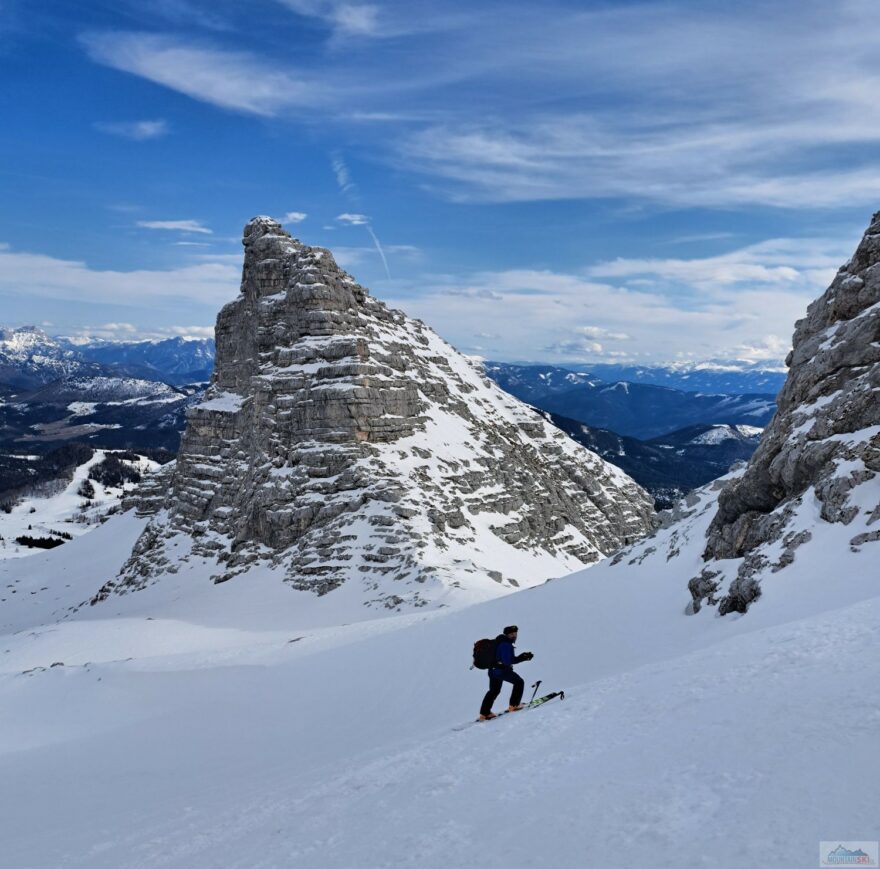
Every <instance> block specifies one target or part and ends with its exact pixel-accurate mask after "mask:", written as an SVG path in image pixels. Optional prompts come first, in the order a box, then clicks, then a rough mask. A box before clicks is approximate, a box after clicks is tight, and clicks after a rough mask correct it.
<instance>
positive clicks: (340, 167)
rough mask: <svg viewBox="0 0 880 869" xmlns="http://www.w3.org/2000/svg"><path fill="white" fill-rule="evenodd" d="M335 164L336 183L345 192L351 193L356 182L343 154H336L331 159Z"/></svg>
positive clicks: (332, 163) (333, 164)
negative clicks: (352, 178)
mask: <svg viewBox="0 0 880 869" xmlns="http://www.w3.org/2000/svg"><path fill="white" fill-rule="evenodd" d="M330 163H331V165H332V166H333V174H334V175H335V176H336V184H337V185H338V186H339V189H340V190H341V191H342V192H343V193H350V192H351V191H352V190H353V189H354V182H353V181H352V180H351V173H350V172H349V171H348V166H346V164H345V160H344V159H343V158H342V155H341V154H334V155H333V157H332V158H331V160H330Z"/></svg>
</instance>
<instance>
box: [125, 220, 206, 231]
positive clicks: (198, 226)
mask: <svg viewBox="0 0 880 869" xmlns="http://www.w3.org/2000/svg"><path fill="white" fill-rule="evenodd" d="M137 225H138V226H140V227H141V228H142V229H166V230H173V231H176V232H198V233H203V234H204V235H213V232H214V230H212V229H208V227H207V226H204V225H203V224H202V223H200V222H199V221H198V220H139V221H138V222H137Z"/></svg>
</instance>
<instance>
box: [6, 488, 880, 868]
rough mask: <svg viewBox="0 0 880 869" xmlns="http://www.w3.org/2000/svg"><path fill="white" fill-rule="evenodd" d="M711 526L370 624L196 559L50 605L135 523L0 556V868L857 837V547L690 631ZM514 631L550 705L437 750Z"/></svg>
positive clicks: (869, 737)
mask: <svg viewBox="0 0 880 869" xmlns="http://www.w3.org/2000/svg"><path fill="white" fill-rule="evenodd" d="M809 507H810V505H809V504H806V505H805V508H804V509H805V521H806V511H807V510H808V508H809ZM712 512H713V511H712V509H711V500H707V501H706V503H704V504H700V505H697V508H696V509H695V512H694V515H693V516H691V517H690V518H689V519H686V520H685V521H684V522H683V523H679V524H678V525H676V526H674V527H672V528H670V529H666V530H664V531H661V532H660V533H659V534H658V535H656V536H655V537H654V538H653V539H651V540H649V541H645V542H643V543H641V544H638V545H637V546H635V547H632V549H631V550H630V551H629V552H628V553H627V554H626V555H625V557H624V558H623V559H621V560H620V561H619V563H618V564H617V565H612V564H610V563H608V562H603V563H602V564H600V565H597V566H596V567H594V568H591V569H589V570H587V571H581V572H579V573H577V574H573V575H571V576H568V577H565V578H563V579H559V580H554V581H552V582H550V583H548V584H547V585H545V586H541V587H538V588H533V589H529V590H526V591H523V592H521V593H517V594H512V595H508V596H506V597H504V598H500V599H497V600H492V601H489V602H486V603H482V604H478V605H474V606H468V607H466V608H464V609H459V610H453V609H446V610H439V611H434V612H428V613H426V612H418V613H415V614H411V615H406V616H392V617H388V618H383V619H373V620H367V616H368V614H369V615H372V614H373V613H369V611H366V608H365V607H363V606H362V605H361V604H359V603H358V600H359V599H358V598H357V597H356V596H354V595H353V596H352V597H351V599H350V600H349V599H348V598H346V596H345V587H343V588H342V589H340V590H339V591H338V592H334V593H332V594H330V595H327V596H326V597H324V598H314V597H313V596H311V595H310V594H308V593H304V592H294V591H291V590H290V589H289V588H287V587H285V586H284V585H283V584H282V583H281V582H280V574H277V573H273V572H272V571H269V570H265V569H262V570H260V571H254V572H251V573H247V574H243V575H241V576H239V577H236V578H235V579H233V580H231V581H230V582H227V583H223V584H222V585H219V586H213V585H211V584H210V582H209V581H208V576H209V575H210V569H211V566H210V565H200V564H194V565H190V566H189V567H187V568H184V569H181V570H180V572H179V573H177V574H175V575H169V576H165V577H162V579H161V581H160V582H159V583H157V584H154V585H151V586H149V587H148V588H146V589H145V590H144V591H142V592H137V593H135V594H129V595H124V596H121V597H116V598H111V599H110V600H108V601H105V602H104V603H102V604H100V605H98V606H96V607H85V608H83V609H81V610H79V611H77V612H70V611H69V610H68V609H67V607H69V606H70V605H72V604H73V603H76V602H79V601H82V600H85V599H87V598H88V596H89V595H90V594H91V593H93V592H94V590H95V589H96V588H97V587H98V586H99V585H100V584H101V582H103V581H104V580H105V579H106V578H107V576H106V575H105V574H106V573H107V572H110V571H112V567H113V563H114V560H115V561H116V562H117V565H118V563H119V562H121V560H122V559H123V558H124V557H125V555H126V554H127V552H128V551H129V549H130V546H131V543H132V541H133V539H134V538H135V537H136V536H137V533H138V531H139V529H140V527H141V526H142V523H143V520H137V519H136V518H135V517H133V516H132V515H131V514H126V515H124V516H121V517H114V518H113V519H112V520H111V521H110V522H108V523H106V524H105V525H103V526H101V527H100V528H98V529H97V530H96V531H95V532H94V534H93V535H90V536H89V537H87V538H81V539H80V540H77V541H74V542H73V543H72V544H68V545H67V546H66V547H61V548H59V549H57V550H53V551H51V552H48V553H43V554H41V555H39V556H36V557H34V558H31V559H26V560H17V561H15V562H12V561H7V562H4V563H2V564H0V581H2V586H5V585H6V583H7V581H8V579H9V577H10V575H11V573H12V572H13V571H17V579H18V587H19V588H20V589H21V591H20V593H19V594H17V595H16V596H15V599H14V600H12V599H10V600H8V601H7V603H5V604H3V606H2V608H0V625H2V627H0V634H4V635H0V662H2V663H0V709H2V710H3V713H2V715H0V795H2V796H3V798H4V800H3V801H4V806H7V807H8V808H6V809H5V811H4V812H3V813H2V814H0V836H2V839H3V841H4V843H5V846H4V849H5V852H6V855H7V859H9V860H10V861H11V862H10V865H13V866H15V867H32V869H44V867H45V869H49V867H51V869H62V867H88V869H105V867H106V869H124V867H138V869H141V867H165V866H167V867H181V869H182V867H186V869H202V867H205V869H207V867H215V866H218V865H221V866H224V867H242V869H244V867H248V869H259V867H266V869H268V867H273V869H274V867H313V866H316V867H328V869H337V867H338V869H342V867H351V866H368V867H371V869H372V867H377V869H378V867H397V866H401V867H403V866H419V867H426V869H435V867H436V869H440V867H443V869H446V867H448V866H457V865H468V864H469V863H470V862H473V861H474V860H475V859H477V858H479V862H480V863H481V864H482V865H486V866H490V867H496V866H497V867H501V866H507V865H509V863H510V861H511V860H513V859H515V860H516V861H517V862H518V863H524V865H532V866H545V865H548V860H552V862H553V863H554V864H555V865H560V866H575V865H589V866H592V865H608V866H633V865H636V866H650V867H664V866H670V867H672V866H676V867H677V866H681V865H691V864H693V865H697V866H700V865H705V866H713V867H721V869H740V867H743V866H752V865H759V864H760V862H761V861H762V860H766V859H767V855H768V854H771V855H772V856H773V859H774V863H775V865H781V866H791V867H796V866H797V867H800V866H804V865H812V863H811V862H807V861H808V860H809V861H812V860H814V859H815V851H816V844H817V843H818V841H819V840H820V839H832V838H835V837H840V838H847V837H849V838H863V839H865V838H867V839H871V838H874V837H876V831H877V830H878V827H880V824H878V821H880V818H878V815H877V811H876V805H877V803H876V800H874V799H873V798H872V796H871V794H872V793H873V791H872V788H873V787H874V782H876V779H877V774H878V772H880V757H878V754H877V752H876V749H875V746H876V737H877V733H878V729H880V704H878V701H877V699H876V696H875V694H876V692H875V691H874V689H873V686H874V685H876V684H877V678H878V676H880V673H878V668H880V656H878V655H877V654H876V652H877V646H878V640H880V631H878V625H880V619H878V615H880V611H878V610H880V600H878V590H877V588H876V583H875V581H874V579H873V571H872V569H871V565H872V561H871V553H870V551H869V550H870V546H868V547H865V548H864V549H863V550H862V551H861V552H851V551H850V550H849V549H848V548H847V547H846V545H845V542H844V541H843V538H842V536H841V534H842V533H844V532H846V533H852V532H851V530H848V529H846V528H845V527H843V526H829V525H825V524H824V523H820V524H817V525H816V527H815V528H814V531H815V535H814V539H813V540H812V541H811V542H810V543H809V544H805V545H804V546H803V547H801V548H800V549H799V550H798V551H797V553H796V561H795V564H794V565H792V567H790V568H787V569H786V570H784V571H782V572H780V573H779V574H776V575H773V576H772V577H771V578H770V579H768V580H766V581H765V583H764V595H763V596H762V598H761V600H760V601H759V602H758V603H757V604H755V606H754V607H753V608H752V610H751V611H750V612H749V613H748V614H747V615H746V616H744V617H738V618H735V617H731V616H728V617H725V618H723V619H721V618H718V617H716V616H715V613H714V610H712V609H711V608H704V610H702V611H701V612H700V613H699V614H698V615H696V616H693V617H686V616H684V615H683V612H684V609H685V605H686V603H687V601H688V599H689V595H688V594H687V590H686V583H687V579H688V578H689V577H690V576H692V575H694V573H695V572H697V570H698V567H699V565H700V563H701V562H700V556H699V550H700V543H701V541H702V535H703V533H704V531H705V526H706V524H707V523H708V522H709V520H710V518H711V515H712ZM185 545H186V544H185V542H184V541H181V546H185ZM675 547H678V548H679V549H680V554H679V555H678V556H675V557H672V558H670V559H667V557H666V556H667V554H668V552H669V550H670V549H672V548H675ZM652 549H653V552H652V551H650V550H652ZM62 555H63V556H64V558H62V557H61V556H62ZM734 566H735V564H734ZM47 577H48V579H47ZM832 578H833V579H832ZM47 585H49V586H50V588H49V589H48V590H47V591H42V592H41V591H40V590H39V589H40V588H42V587H44V586H47ZM64 586H69V587H64ZM31 591H34V592H36V593H35V594H33V595H32V594H31V593H30V592H31ZM59 618H61V619H62V620H61V621H58V619H59ZM509 623H516V624H519V625H520V630H521V633H520V643H519V650H520V651H525V650H529V649H530V650H532V651H534V652H535V660H534V661H533V662H530V663H528V664H523V665H521V666H520V667H519V668H518V669H519V671H520V673H521V674H522V676H523V678H524V679H525V680H526V682H527V684H530V683H531V682H532V681H534V680H535V679H537V678H540V679H542V680H543V685H542V692H543V691H544V690H546V691H550V690H555V689H559V688H563V689H565V690H566V695H567V696H566V700H565V701H564V702H561V703H560V702H558V701H553V703H551V704H548V705H547V706H545V707H543V708H540V709H536V710H531V711H528V712H525V713H522V714H521V715H515V716H505V717H504V718H502V719H500V720H499V721H497V722H493V723H491V724H485V725H477V726H474V727H471V728H468V729H467V730H465V731H461V732H453V731H452V729H451V728H452V727H453V726H455V725H457V724H460V723H462V722H464V721H468V720H470V719H472V718H474V717H476V713H477V709H478V706H479V702H480V699H481V697H482V694H483V692H484V690H485V687H486V678H485V675H484V674H483V673H480V672H478V671H471V670H469V669H468V665H469V663H470V661H469V655H470V648H471V645H472V643H473V641H474V640H475V639H477V638H478V637H481V636H489V635H494V634H495V633H496V632H497V631H498V630H500V629H501V627H503V625H505V624H509ZM58 662H63V663H64V666H56V667H52V666H51V665H52V664H53V663H58ZM35 668H40V669H35ZM43 668H44V669H43ZM25 670H31V671H32V672H27V673H25V672H23V671H25ZM506 698H507V693H506V690H505V691H504V692H503V693H502V696H501V698H500V700H499V704H498V705H499V706H500V705H501V703H503V702H505V701H506ZM47 816H50V817H51V821H52V823H51V824H47V823H46V819H47Z"/></svg>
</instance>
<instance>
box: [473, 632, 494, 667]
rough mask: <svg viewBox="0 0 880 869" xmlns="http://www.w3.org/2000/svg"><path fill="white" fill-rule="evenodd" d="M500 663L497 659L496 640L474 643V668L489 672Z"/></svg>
mask: <svg viewBox="0 0 880 869" xmlns="http://www.w3.org/2000/svg"><path fill="white" fill-rule="evenodd" d="M497 663H498V661H497V659H496V657H495V640H488V639H484V640H477V641H476V642H475V643H474V666H475V667H476V668H477V669H478V670H488V669H489V668H490V667H494V666H495V665H496V664H497Z"/></svg>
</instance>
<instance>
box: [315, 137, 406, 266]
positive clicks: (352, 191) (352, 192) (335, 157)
mask: <svg viewBox="0 0 880 869" xmlns="http://www.w3.org/2000/svg"><path fill="white" fill-rule="evenodd" d="M330 163H331V165H332V166H333V174H334V175H335V176H336V183H337V184H338V185H339V189H340V190H341V191H342V193H343V194H344V195H345V197H346V198H347V199H349V200H351V201H355V202H357V200H359V199H360V197H359V196H358V195H357V188H356V186H355V183H354V181H352V180H351V173H350V172H349V171H348V166H346V164H345V160H344V159H343V157H342V154H340V153H339V152H338V151H337V152H335V153H333V154H331V155H330ZM358 204H359V203H358ZM355 225H357V224H355ZM362 225H363V226H364V227H365V228H366V230H367V232H368V233H370V238H372V239H373V244H374V245H375V247H376V253H378V254H379V257H380V258H381V260H382V265H383V266H385V274H386V276H387V277H388V280H389V281H390V280H391V270H390V269H389V268H388V258H387V257H386V256H385V251H384V250H382V244H381V242H380V241H379V238H378V236H377V235H376V233H375V232H374V231H373V226H372V224H371V223H370V218H369V217H366V219H365V221H364V222H363V224H362Z"/></svg>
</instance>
